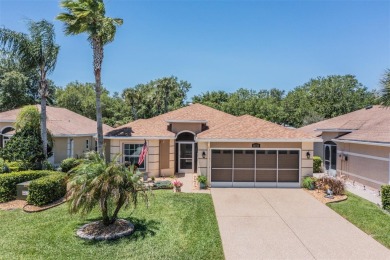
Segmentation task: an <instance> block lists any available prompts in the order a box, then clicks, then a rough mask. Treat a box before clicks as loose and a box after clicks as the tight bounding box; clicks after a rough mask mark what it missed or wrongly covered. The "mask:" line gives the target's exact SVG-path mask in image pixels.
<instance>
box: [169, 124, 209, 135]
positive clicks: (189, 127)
mask: <svg viewBox="0 0 390 260" xmlns="http://www.w3.org/2000/svg"><path fill="white" fill-rule="evenodd" d="M181 131H191V132H194V133H195V134H198V133H200V132H202V124H201V123H172V132H174V133H179V132H181Z"/></svg>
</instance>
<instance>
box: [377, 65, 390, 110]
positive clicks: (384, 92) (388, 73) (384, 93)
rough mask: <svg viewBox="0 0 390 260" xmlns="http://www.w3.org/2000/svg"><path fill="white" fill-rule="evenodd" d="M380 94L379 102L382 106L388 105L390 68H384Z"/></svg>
mask: <svg viewBox="0 0 390 260" xmlns="http://www.w3.org/2000/svg"><path fill="white" fill-rule="evenodd" d="M380 85H381V96H380V98H379V102H380V103H381V104H382V105H384V106H390V69H386V70H385V73H384V74H383V76H382V78H381V80H380Z"/></svg>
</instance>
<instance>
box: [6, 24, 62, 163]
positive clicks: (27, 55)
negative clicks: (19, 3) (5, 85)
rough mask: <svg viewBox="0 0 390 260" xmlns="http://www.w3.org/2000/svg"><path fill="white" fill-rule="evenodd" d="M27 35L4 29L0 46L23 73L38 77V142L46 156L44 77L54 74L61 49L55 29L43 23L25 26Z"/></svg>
mask: <svg viewBox="0 0 390 260" xmlns="http://www.w3.org/2000/svg"><path fill="white" fill-rule="evenodd" d="M28 31H29V35H27V34H24V33H19V32H15V31H12V30H9V29H6V28H1V29H0V43H1V44H2V45H3V46H5V47H6V49H8V50H9V52H10V53H12V55H15V56H16V57H17V58H18V59H19V61H20V64H21V66H22V67H23V68H25V70H33V71H36V73H38V74H39V94H40V99H41V139H42V149H43V154H44V156H46V154H47V128H46V102H47V101H46V99H47V97H48V96H49V94H50V92H49V88H48V81H47V79H46V76H47V75H48V74H49V73H51V72H53V70H54V68H55V66H56V62H57V55H58V51H59V49H60V47H59V46H58V45H57V44H56V43H55V32H54V25H53V24H51V23H50V22H48V21H46V20H41V21H38V22H33V21H30V22H29V23H28Z"/></svg>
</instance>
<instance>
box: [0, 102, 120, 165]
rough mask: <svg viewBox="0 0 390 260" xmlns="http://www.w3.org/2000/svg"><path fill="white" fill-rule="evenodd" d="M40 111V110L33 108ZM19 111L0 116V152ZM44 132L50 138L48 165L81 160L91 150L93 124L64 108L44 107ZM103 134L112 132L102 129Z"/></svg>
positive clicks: (93, 133) (94, 128)
mask: <svg viewBox="0 0 390 260" xmlns="http://www.w3.org/2000/svg"><path fill="white" fill-rule="evenodd" d="M37 108H38V110H39V111H40V106H39V105H37ZM20 110H21V109H14V110H10V111H6V112H2V113H0V148H1V147H4V146H5V144H6V143H7V141H8V140H9V139H10V138H11V137H12V135H13V134H14V128H13V127H14V123H15V121H16V117H17V116H18V114H19V112H20ZM46 115H47V129H48V130H49V131H50V133H51V134H52V136H53V142H54V147H53V156H52V157H50V158H49V161H50V162H51V163H53V164H54V165H59V164H60V163H61V161H62V160H64V159H66V158H69V157H74V158H78V157H81V156H82V155H83V154H84V153H85V152H87V151H91V150H94V149H95V147H96V144H95V135H96V129H97V127H96V121H94V120H91V119H89V118H87V117H84V116H81V115H79V114H77V113H75V112H72V111H70V110H68V109H65V108H59V107H50V106H48V107H47V113H46ZM103 129H104V131H109V130H111V129H112V128H111V127H109V126H107V125H103Z"/></svg>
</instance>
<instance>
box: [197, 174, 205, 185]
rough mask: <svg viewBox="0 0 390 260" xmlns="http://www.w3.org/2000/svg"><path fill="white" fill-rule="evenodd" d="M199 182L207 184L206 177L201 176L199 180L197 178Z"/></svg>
mask: <svg viewBox="0 0 390 260" xmlns="http://www.w3.org/2000/svg"><path fill="white" fill-rule="evenodd" d="M197 180H198V182H199V183H203V184H207V178H206V176H203V175H199V176H198V178H197Z"/></svg>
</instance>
